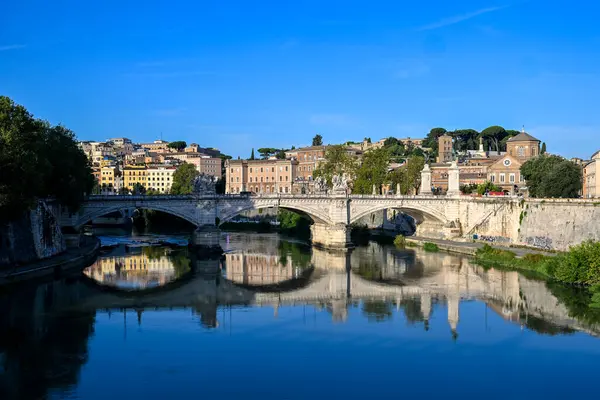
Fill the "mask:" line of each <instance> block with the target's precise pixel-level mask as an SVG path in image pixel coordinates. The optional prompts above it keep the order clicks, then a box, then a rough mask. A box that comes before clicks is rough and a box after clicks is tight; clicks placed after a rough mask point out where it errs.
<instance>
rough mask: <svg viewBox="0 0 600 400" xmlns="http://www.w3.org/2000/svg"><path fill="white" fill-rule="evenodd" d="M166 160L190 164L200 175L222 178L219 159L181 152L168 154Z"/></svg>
mask: <svg viewBox="0 0 600 400" xmlns="http://www.w3.org/2000/svg"><path fill="white" fill-rule="evenodd" d="M168 158H172V159H175V160H179V161H181V162H185V163H188V164H192V165H194V166H195V167H196V170H197V171H198V172H200V173H201V174H206V175H211V176H214V177H215V178H221V177H222V176H223V171H222V169H221V165H222V164H221V163H222V160H221V159H220V158H219V157H210V156H208V155H206V154H202V153H194V152H184V151H183V152H178V153H171V154H168Z"/></svg>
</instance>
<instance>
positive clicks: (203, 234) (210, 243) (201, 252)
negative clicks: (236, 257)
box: [190, 225, 223, 257]
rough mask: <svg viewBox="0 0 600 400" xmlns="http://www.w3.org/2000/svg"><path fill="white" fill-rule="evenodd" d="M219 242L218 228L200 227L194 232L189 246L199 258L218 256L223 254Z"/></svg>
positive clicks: (219, 233) (219, 232) (219, 231)
mask: <svg viewBox="0 0 600 400" xmlns="http://www.w3.org/2000/svg"><path fill="white" fill-rule="evenodd" d="M220 240H221V230H220V229H219V228H217V227H216V226H214V225H202V226H200V227H198V229H196V230H195V231H194V234H193V236H192V241H191V242H190V244H191V245H192V246H193V247H194V248H195V250H196V253H197V255H198V256H200V257H210V256H220V255H222V254H223V249H222V248H221V244H220Z"/></svg>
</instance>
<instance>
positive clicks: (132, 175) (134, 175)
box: [123, 165, 147, 190]
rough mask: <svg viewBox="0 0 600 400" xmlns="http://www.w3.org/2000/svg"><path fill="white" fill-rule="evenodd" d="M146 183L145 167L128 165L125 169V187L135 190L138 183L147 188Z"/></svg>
mask: <svg viewBox="0 0 600 400" xmlns="http://www.w3.org/2000/svg"><path fill="white" fill-rule="evenodd" d="M146 182H147V181H146V166H145V165H127V166H125V167H124V168H123V186H124V187H125V188H127V189H128V190H133V187H134V186H135V184H136V183H139V184H141V185H142V186H144V187H145V186H146Z"/></svg>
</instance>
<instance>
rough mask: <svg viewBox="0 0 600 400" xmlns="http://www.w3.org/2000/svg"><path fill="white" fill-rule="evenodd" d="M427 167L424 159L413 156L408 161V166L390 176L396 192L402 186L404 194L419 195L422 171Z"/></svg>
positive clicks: (401, 189) (401, 190)
mask: <svg viewBox="0 0 600 400" xmlns="http://www.w3.org/2000/svg"><path fill="white" fill-rule="evenodd" d="M424 166H425V159H424V158H423V157H418V156H412V157H410V158H408V159H407V160H406V164H405V165H403V166H402V167H400V168H398V169H396V170H394V171H392V172H391V173H390V175H389V181H390V182H391V183H392V185H393V188H394V190H396V186H397V185H398V184H400V192H401V193H402V194H411V193H418V191H419V188H420V187H421V171H422V170H423V167H424Z"/></svg>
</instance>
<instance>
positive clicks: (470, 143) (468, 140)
mask: <svg viewBox="0 0 600 400" xmlns="http://www.w3.org/2000/svg"><path fill="white" fill-rule="evenodd" d="M450 136H452V137H453V138H454V150H456V151H466V150H476V149H478V148H479V141H478V140H477V137H478V136H479V132H477V131H476V130H475V129H457V130H455V131H454V132H450Z"/></svg>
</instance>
